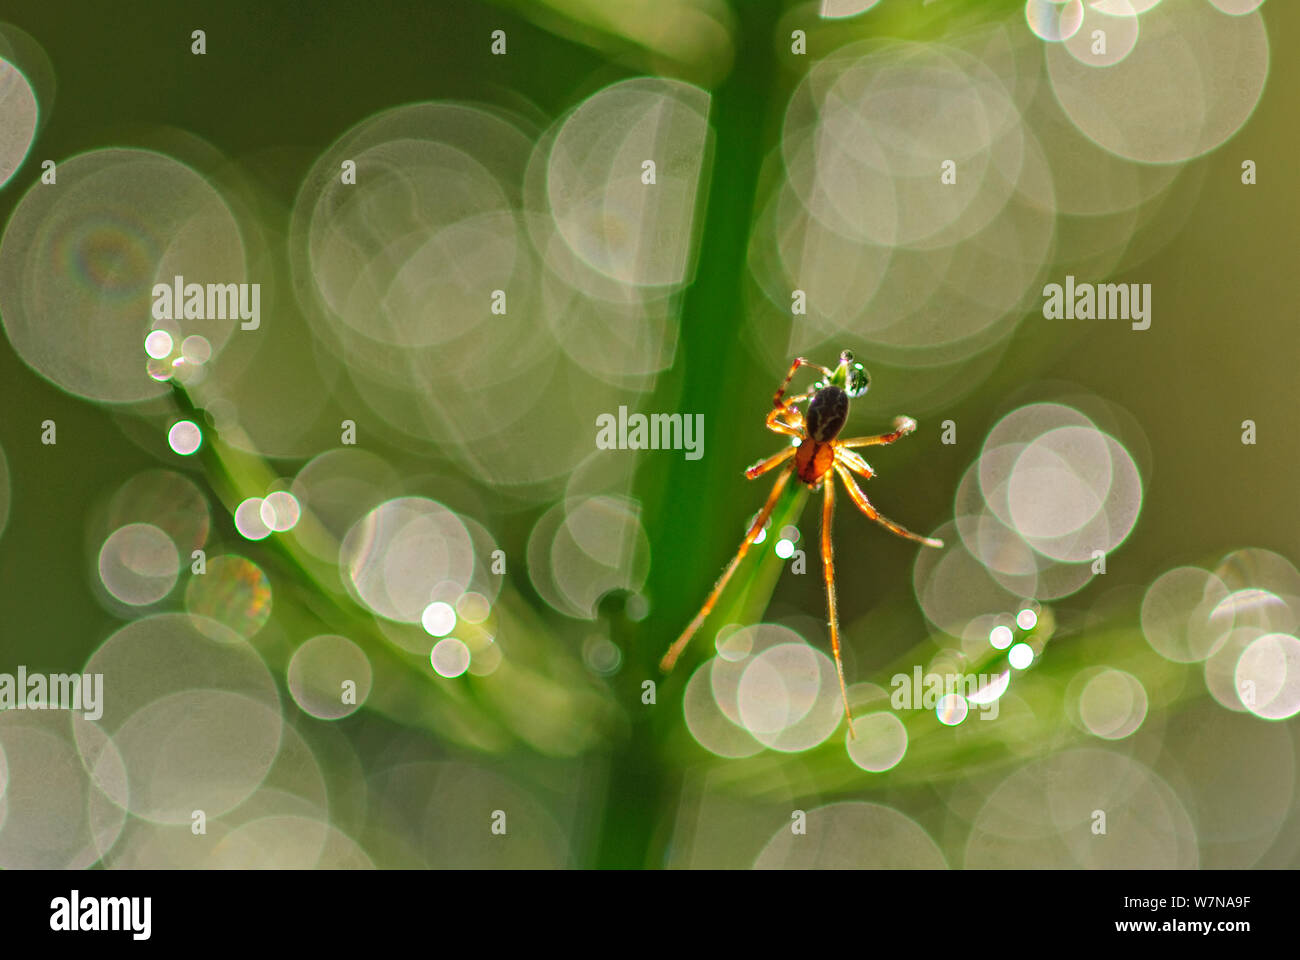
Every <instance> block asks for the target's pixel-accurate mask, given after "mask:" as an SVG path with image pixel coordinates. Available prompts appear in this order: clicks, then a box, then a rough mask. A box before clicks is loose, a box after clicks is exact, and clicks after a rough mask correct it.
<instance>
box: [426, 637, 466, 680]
mask: <svg viewBox="0 0 1300 960" xmlns="http://www.w3.org/2000/svg"><path fill="white" fill-rule="evenodd" d="M429 663H430V664H431V665H432V666H433V671H434V673H436V674H438V676H440V677H446V678H447V679H448V680H454V679H455V678H456V677H459V676H460V675H461V674H463V673H464V672H465V671H466V670H468V669H469V647H467V646H465V644H464V642H463V641H460V640H457V639H456V638H455V637H444V638H443V639H441V640H439V641H438V642H437V643H435V644H434V645H433V650H432V651H431V652H430V653H429Z"/></svg>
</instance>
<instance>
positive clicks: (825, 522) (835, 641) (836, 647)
mask: <svg viewBox="0 0 1300 960" xmlns="http://www.w3.org/2000/svg"><path fill="white" fill-rule="evenodd" d="M831 479H832V478H830V477H827V478H826V480H825V482H824V483H823V484H822V488H823V489H824V490H825V499H824V500H823V501H822V574H823V576H824V577H825V578H826V608H827V611H828V612H829V614H830V624H831V653H833V654H834V655H835V672H836V673H837V674H838V675H839V678H840V696H841V697H843V698H844V716H845V718H846V719H847V720H848V721H849V736H850V737H852V738H854V739H855V740H856V739H857V734H856V733H854V732H853V712H852V711H851V710H850V709H849V691H848V687H846V686H845V685H844V661H843V660H841V659H840V618H839V613H838V611H837V610H836V606H835V548H834V547H833V546H832V545H831V520H832V519H833V518H834V516H835V484H834V483H832V482H831Z"/></svg>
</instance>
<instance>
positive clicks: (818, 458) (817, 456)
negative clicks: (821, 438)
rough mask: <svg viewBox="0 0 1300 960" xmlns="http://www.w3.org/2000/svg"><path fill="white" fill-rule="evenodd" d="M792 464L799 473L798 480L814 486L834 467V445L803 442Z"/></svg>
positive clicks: (809, 441) (813, 441) (811, 441)
mask: <svg viewBox="0 0 1300 960" xmlns="http://www.w3.org/2000/svg"><path fill="white" fill-rule="evenodd" d="M794 463H795V467H796V468H797V469H798V471H799V479H800V480H802V481H803V482H804V483H806V484H808V485H809V486H815V485H816V484H817V483H818V482H820V481H821V479H822V478H823V477H824V476H826V474H828V473H830V471H831V467H833V466H834V465H835V445H834V444H832V443H818V442H817V441H816V440H811V439H809V440H804V442H803V443H801V444H800V445H799V450H798V452H796V453H795V455H794Z"/></svg>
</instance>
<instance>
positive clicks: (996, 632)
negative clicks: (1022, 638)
mask: <svg viewBox="0 0 1300 960" xmlns="http://www.w3.org/2000/svg"><path fill="white" fill-rule="evenodd" d="M1013 638H1014V634H1012V632H1011V628H1010V627H1008V626H1007V625H1006V624H1002V623H1000V624H998V625H997V626H996V627H994V628H993V629H992V630H990V631H989V643H991V644H993V646H995V647H996V648H997V649H999V650H1005V649H1006V648H1007V647H1009V646H1011V641H1012V639H1013Z"/></svg>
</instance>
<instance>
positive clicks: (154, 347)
mask: <svg viewBox="0 0 1300 960" xmlns="http://www.w3.org/2000/svg"><path fill="white" fill-rule="evenodd" d="M144 352H145V353H147V354H149V356H150V357H152V358H153V359H155V360H161V359H163V358H164V357H166V356H169V355H170V354H171V352H172V335H171V334H170V333H168V332H167V331H166V330H154V331H152V332H151V333H150V334H149V336H147V337H145V338H144Z"/></svg>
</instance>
